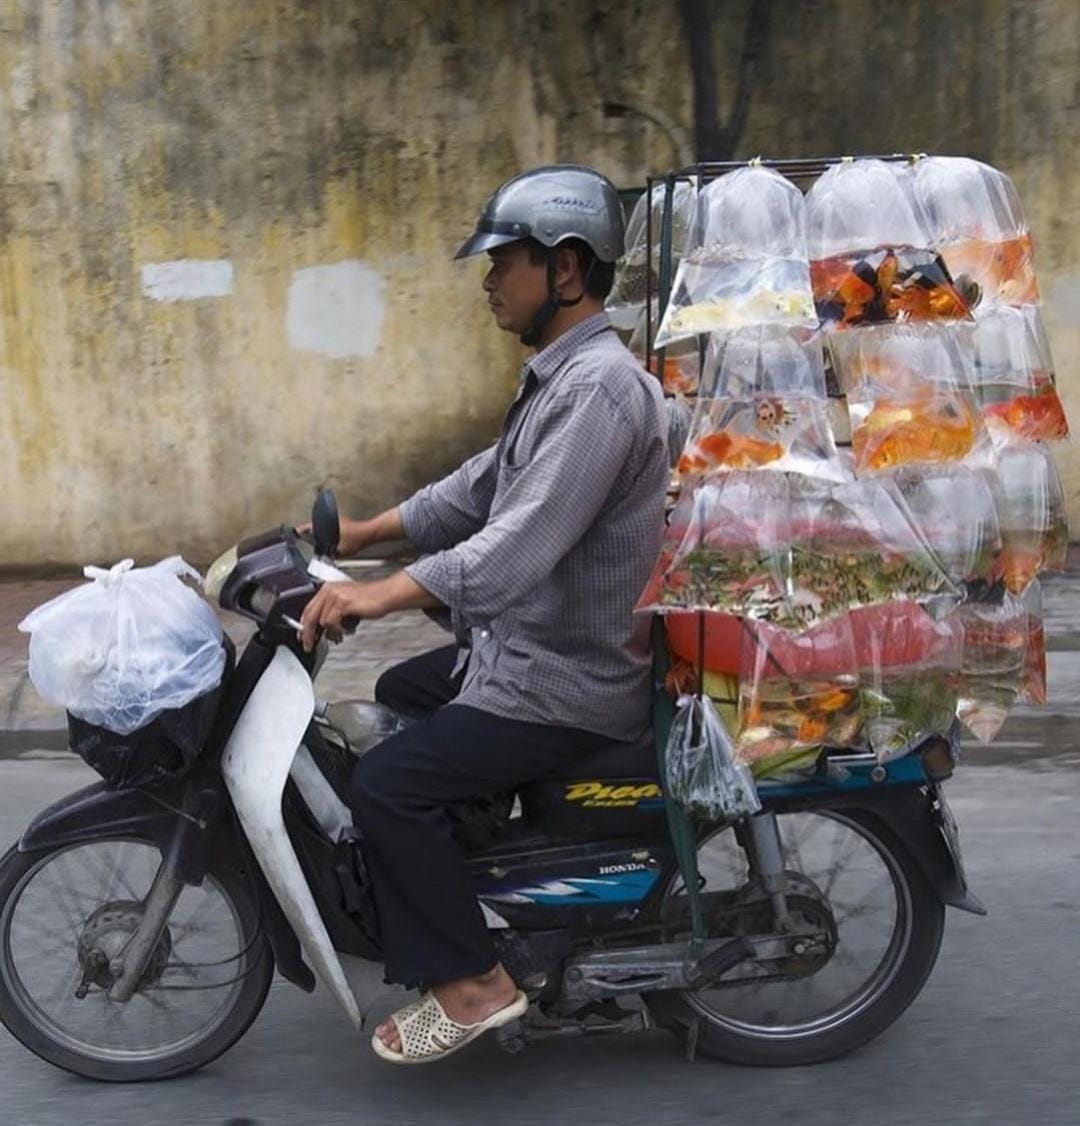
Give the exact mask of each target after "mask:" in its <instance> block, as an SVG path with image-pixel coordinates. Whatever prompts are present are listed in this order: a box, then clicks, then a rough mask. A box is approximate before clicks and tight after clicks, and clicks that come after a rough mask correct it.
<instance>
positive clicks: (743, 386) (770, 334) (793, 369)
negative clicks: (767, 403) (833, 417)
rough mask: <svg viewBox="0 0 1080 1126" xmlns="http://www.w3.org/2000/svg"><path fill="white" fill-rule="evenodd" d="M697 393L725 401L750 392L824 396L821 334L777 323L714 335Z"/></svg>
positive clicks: (749, 395) (742, 396)
mask: <svg viewBox="0 0 1080 1126" xmlns="http://www.w3.org/2000/svg"><path fill="white" fill-rule="evenodd" d="M700 394H701V395H702V396H703V397H708V398H726V399H745V398H749V397H751V396H754V395H773V396H785V395H787V396H793V397H795V398H799V399H826V398H828V390H827V387H826V380H825V354H824V351H823V348H822V343H821V334H820V333H818V332H816V331H814V330H812V329H806V328H785V327H783V326H782V325H754V326H752V327H750V328H743V329H738V330H737V331H735V332H718V333H714V334H713V335H712V336H711V337H710V339H709V346H708V349H707V350H706V353H705V365H704V374H703V376H702V380H701V388H700Z"/></svg>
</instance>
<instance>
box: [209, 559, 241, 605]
mask: <svg viewBox="0 0 1080 1126" xmlns="http://www.w3.org/2000/svg"><path fill="white" fill-rule="evenodd" d="M235 566H236V548H235V547H230V548H229V550H228V551H226V552H225V554H224V555H221V556H218V558H217V559H215V560H214V562H213V563H211V564H210V570H208V571H207V572H206V578H205V579H204V580H203V590H204V591H205V592H206V597H207V598H209V599H210V600H211V601H212V602H217V601H218V599H219V598H220V597H221V588H222V587H223V586H224V585H225V582H226V580H227V579H228V577H229V576H230V575H231V574H232V573H233V568H234V567H235Z"/></svg>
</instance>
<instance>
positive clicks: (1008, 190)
mask: <svg viewBox="0 0 1080 1126" xmlns="http://www.w3.org/2000/svg"><path fill="white" fill-rule="evenodd" d="M913 179H914V183H915V190H916V194H917V196H918V199H919V201H920V203H921V205H922V208H923V211H924V213H925V214H926V217H927V221H928V224H929V230H930V238H931V245H932V246H933V247H934V249H936V250H937V251H939V252H940V254H941V256H942V257H943V258H944V259H945V263H946V265H947V266H948V268H949V272H950V273H951V274H952V276H953V278H954V279H955V280H956V281H957V282H958V283H960V282H961V279H962V278H967V279H970V280H971V281H972V282H973V283H974V284H975V286H977V293H978V296H979V302H978V303H979V304H980V305H981V306H987V305H991V304H996V303H1005V304H1009V305H1027V304H1035V303H1036V302H1038V300H1039V287H1038V284H1037V282H1036V280H1035V267H1034V263H1033V253H1032V244H1031V232H1030V230H1029V229H1028V224H1027V220H1026V219H1025V218H1024V211H1023V208H1022V207H1021V205H1020V197H1019V196H1018V195H1017V192H1016V187H1015V185H1014V184H1013V182H1012V180H1010V179H1009V177H1008V176H1006V175H1005V173H1004V172H1001V171H999V170H998V169H997V168H993V167H991V166H990V165H989V164H983V163H982V162H980V161H978V160H971V159H969V158H968V157H961V156H935V157H928V158H922V159H920V160H918V161H917V162H916V164H915V167H914V170H913Z"/></svg>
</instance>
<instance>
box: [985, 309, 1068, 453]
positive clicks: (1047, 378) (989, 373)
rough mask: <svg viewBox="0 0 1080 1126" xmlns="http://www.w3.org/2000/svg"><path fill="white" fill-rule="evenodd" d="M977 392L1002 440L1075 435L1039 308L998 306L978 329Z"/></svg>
mask: <svg viewBox="0 0 1080 1126" xmlns="http://www.w3.org/2000/svg"><path fill="white" fill-rule="evenodd" d="M973 341H974V360H975V364H974V377H973V378H974V388H975V397H976V399H977V401H978V403H979V406H980V407H981V408H982V413H983V417H984V418H985V419H986V424H987V426H988V427H989V429H990V433H991V435H992V437H993V438H994V441H995V442H997V443H999V444H1000V443H1003V442H1009V441H1016V440H1020V441H1031V442H1039V441H1043V442H1050V441H1055V440H1057V439H1061V438H1067V437H1068V436H1069V423H1068V421H1067V420H1066V418H1065V409H1064V407H1063V406H1062V405H1061V400H1060V398H1058V393H1057V387H1056V386H1055V381H1054V363H1053V359H1052V357H1051V354H1050V343H1049V341H1048V340H1047V339H1046V330H1045V329H1044V328H1043V325H1042V318H1041V316H1040V314H1039V310H1038V309H1037V308H1036V307H1035V306H1033V305H1026V306H1023V307H1022V308H1013V307H1012V306H1009V305H993V306H991V307H990V308H988V309H985V310H980V312H979V316H978V317H977V318H976V321H975V327H974V330H973Z"/></svg>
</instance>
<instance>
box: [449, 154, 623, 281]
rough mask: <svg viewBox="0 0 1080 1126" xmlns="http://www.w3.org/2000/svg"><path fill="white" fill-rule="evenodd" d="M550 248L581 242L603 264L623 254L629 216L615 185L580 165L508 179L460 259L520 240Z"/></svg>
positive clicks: (489, 203)
mask: <svg viewBox="0 0 1080 1126" xmlns="http://www.w3.org/2000/svg"><path fill="white" fill-rule="evenodd" d="M526 238H533V239H536V241H537V242H539V243H541V244H542V245H544V246H547V247H552V246H557V245H558V244H559V243H560V242H563V241H564V240H566V239H570V238H576V239H581V241H582V242H584V243H586V244H587V245H588V246H589V247H590V249H591V250H592V252H593V254H595V255H596V257H597V259H598V260H599V261H601V262H614V261H615V259H616V258H621V257H622V253H623V217H622V205H621V204H620V203H619V193H618V192H617V191H616V190H615V185H614V184H612V182H611V181H610V180H609V179H608V178H607V177H606V176H601V175H600V173H599V172H595V171H594V170H593V169H591V168H585V167H583V166H582V165H580V164H551V165H547V166H546V167H544V168H534V169H532V170H531V171H529V172H522V173H521V174H520V175H518V176H514V177H513V179H510V180H507V181H506V183H505V184H503V185H502V187H501V188H499V189H498V190H497V191H496V192H495V193H494V194H493V195H492V196H491V198H490V199H489V200H488V201H487V203H486V204H485V205H484V210H483V211H482V212H481V214H480V218H479V219H478V220H477V221H476V230H475V232H474V233H473V235H472V237H471V238H469V239H466V240H465V242H464V243H463V244H462V246H461V249H460V250H459V251H458V252H457V254H455V255H454V257H455V258H468V257H469V256H470V255H473V254H481V253H483V252H484V251H485V250H491V249H493V248H494V247H496V246H503V245H505V244H506V243H508V242H517V241H518V239H526Z"/></svg>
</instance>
